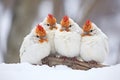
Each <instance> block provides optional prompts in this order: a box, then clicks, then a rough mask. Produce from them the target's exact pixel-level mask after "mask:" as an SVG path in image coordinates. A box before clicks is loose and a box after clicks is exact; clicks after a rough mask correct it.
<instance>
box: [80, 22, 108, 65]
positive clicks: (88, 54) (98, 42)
mask: <svg viewBox="0 0 120 80" xmlns="http://www.w3.org/2000/svg"><path fill="white" fill-rule="evenodd" d="M92 25H93V28H94V29H96V31H95V33H94V35H92V36H84V37H82V40H81V51H80V55H81V57H82V59H83V60H85V61H92V60H94V61H96V62H100V63H102V62H103V61H104V60H105V58H106V56H107V54H108V51H109V50H108V39H107V36H106V35H105V34H104V33H103V32H102V31H101V30H100V29H99V28H98V27H97V26H96V25H95V24H92Z"/></svg>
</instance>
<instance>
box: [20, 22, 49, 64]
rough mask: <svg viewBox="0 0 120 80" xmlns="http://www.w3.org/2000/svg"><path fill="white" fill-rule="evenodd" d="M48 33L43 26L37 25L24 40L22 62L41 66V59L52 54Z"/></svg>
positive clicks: (21, 53)
mask: <svg viewBox="0 0 120 80" xmlns="http://www.w3.org/2000/svg"><path fill="white" fill-rule="evenodd" d="M46 35H47V34H46V31H45V30H44V28H43V27H42V26H41V25H39V24H38V25H37V26H36V27H35V28H33V30H32V31H31V32H30V33H29V34H28V35H27V36H26V37H25V38H24V41H23V43H22V46H21V48H20V62H28V63H31V64H41V59H43V58H45V57H47V56H48V55H49V54H50V44H49V41H48V38H47V36H46Z"/></svg>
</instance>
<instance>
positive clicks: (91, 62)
mask: <svg viewBox="0 0 120 80" xmlns="http://www.w3.org/2000/svg"><path fill="white" fill-rule="evenodd" d="M87 63H88V64H98V63H97V62H96V61H93V60H92V61H88V62H87Z"/></svg>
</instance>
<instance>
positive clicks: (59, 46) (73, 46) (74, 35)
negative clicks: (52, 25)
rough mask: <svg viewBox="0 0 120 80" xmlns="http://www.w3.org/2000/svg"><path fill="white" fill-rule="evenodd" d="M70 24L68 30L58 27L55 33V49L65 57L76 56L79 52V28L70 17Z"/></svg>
mask: <svg viewBox="0 0 120 80" xmlns="http://www.w3.org/2000/svg"><path fill="white" fill-rule="evenodd" d="M70 21H71V22H70V23H71V25H72V27H71V28H69V29H70V32H66V31H62V32H61V31H60V29H58V30H57V31H56V33H55V39H54V41H55V48H56V51H57V52H58V53H59V54H60V55H62V56H66V57H76V56H79V54H80V40H81V36H80V33H81V31H82V30H81V28H80V27H79V26H78V25H77V24H76V23H75V22H74V21H73V20H72V19H70Z"/></svg>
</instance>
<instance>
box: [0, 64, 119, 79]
mask: <svg viewBox="0 0 120 80" xmlns="http://www.w3.org/2000/svg"><path fill="white" fill-rule="evenodd" d="M119 74H120V64H118V65H114V66H111V67H104V68H93V69H90V70H88V71H84V70H72V69H71V68H68V67H67V66H63V65H58V66H56V67H49V66H47V65H42V66H38V65H36V66H35V65H31V64H28V63H22V64H19V63H18V64H4V63H3V64H0V80H120V76H119Z"/></svg>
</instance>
